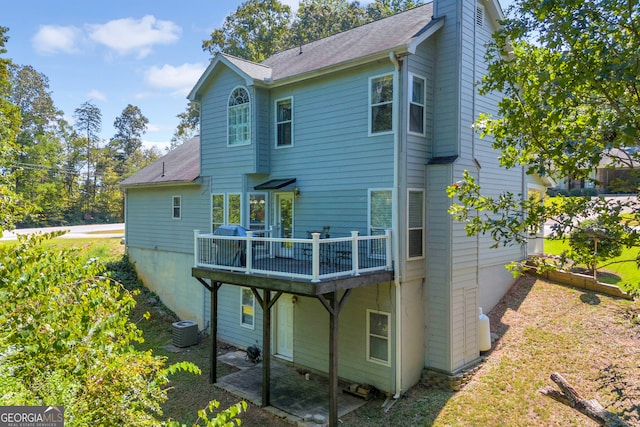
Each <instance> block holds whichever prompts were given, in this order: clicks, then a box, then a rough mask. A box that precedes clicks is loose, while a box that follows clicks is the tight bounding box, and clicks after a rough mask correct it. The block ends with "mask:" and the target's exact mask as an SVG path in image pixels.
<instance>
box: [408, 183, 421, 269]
mask: <svg viewBox="0 0 640 427" xmlns="http://www.w3.org/2000/svg"><path fill="white" fill-rule="evenodd" d="M407 215H408V218H407V222H408V223H407V257H408V259H416V258H422V257H423V256H424V190H409V194H408V197H407Z"/></svg>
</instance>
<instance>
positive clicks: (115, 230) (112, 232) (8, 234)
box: [0, 224, 124, 240]
mask: <svg viewBox="0 0 640 427" xmlns="http://www.w3.org/2000/svg"><path fill="white" fill-rule="evenodd" d="M60 230H63V231H67V234H65V235H63V236H62V238H65V239H79V238H87V237H92V238H98V237H103V238H112V237H124V224H92V225H74V226H69V227H43V228H22V229H16V230H12V231H5V232H4V233H3V236H2V238H0V240H15V239H17V237H16V235H17V234H31V233H37V232H40V233H49V232H52V231H60Z"/></svg>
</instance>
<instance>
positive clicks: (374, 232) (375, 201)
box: [369, 188, 392, 236]
mask: <svg viewBox="0 0 640 427" xmlns="http://www.w3.org/2000/svg"><path fill="white" fill-rule="evenodd" d="M391 196H392V194H391V190H390V189H386V188H381V189H371V190H369V235H370V236H381V235H383V234H384V233H385V230H387V229H390V228H392V223H391V213H392V209H391V208H392V206H391V203H392V198H391Z"/></svg>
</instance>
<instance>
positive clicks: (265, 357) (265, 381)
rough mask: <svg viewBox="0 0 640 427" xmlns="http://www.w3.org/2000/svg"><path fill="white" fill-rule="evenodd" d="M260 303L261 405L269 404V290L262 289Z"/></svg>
mask: <svg viewBox="0 0 640 427" xmlns="http://www.w3.org/2000/svg"><path fill="white" fill-rule="evenodd" d="M261 305H262V406H263V407H264V406H269V405H270V404H271V291H270V290H268V289H265V290H264V302H263V304H261Z"/></svg>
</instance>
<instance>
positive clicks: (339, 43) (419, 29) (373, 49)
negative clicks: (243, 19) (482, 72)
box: [188, 3, 444, 100]
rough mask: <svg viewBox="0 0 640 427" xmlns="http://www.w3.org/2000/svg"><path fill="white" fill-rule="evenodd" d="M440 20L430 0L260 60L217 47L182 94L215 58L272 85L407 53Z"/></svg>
mask: <svg viewBox="0 0 640 427" xmlns="http://www.w3.org/2000/svg"><path fill="white" fill-rule="evenodd" d="M443 24H444V19H443V18H439V19H434V18H433V3H427V4H424V5H422V6H418V7H415V8H413V9H410V10H407V11H405V12H401V13H398V14H396V15H392V16H389V17H387V18H384V19H380V20H378V21H374V22H370V23H368V24H365V25H361V26H359V27H356V28H352V29H350V30H347V31H344V32H342V33H338V34H334V35H333V36H329V37H325V38H323V39H320V40H316V41H314V42H311V43H307V44H303V45H301V46H299V47H295V48H292V49H289V50H285V51H283V52H280V53H276V54H275V55H273V56H271V57H269V58H267V59H266V60H265V61H264V62H262V63H259V64H258V63H256V62H252V61H248V60H246V59H242V58H237V57H235V56H232V55H228V54H226V53H218V54H216V55H215V56H214V58H213V59H212V60H211V63H210V64H209V66H208V67H207V69H206V70H205V72H204V73H203V75H202V76H201V77H200V79H199V80H198V82H197V83H196V85H195V87H194V88H193V89H192V90H191V92H190V93H189V96H188V98H189V99H191V100H194V99H197V97H198V92H199V91H200V88H201V87H202V86H203V85H204V82H205V81H206V80H207V78H208V76H209V75H210V74H211V72H212V71H213V69H215V68H216V67H217V66H218V64H220V63H223V64H225V65H227V66H228V67H230V68H231V69H233V70H235V71H236V72H238V73H240V74H241V75H243V76H244V78H245V79H247V83H248V84H249V82H250V81H252V82H253V83H257V84H261V85H265V86H273V85H277V84H279V83H286V82H287V81H290V80H297V79H302V78H305V76H307V75H309V74H314V73H322V72H329V71H332V70H336V69H340V68H342V67H349V66H355V65H358V64H359V63H362V62H367V61H375V60H378V59H381V58H386V57H388V55H389V53H390V52H394V53H395V54H396V55H404V54H407V53H413V52H414V49H415V47H416V46H417V44H419V43H421V42H422V41H423V40H425V39H426V38H428V37H429V36H430V35H431V34H433V33H434V32H435V31H437V30H438V29H439V28H440V27H441V26H442V25H443Z"/></svg>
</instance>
